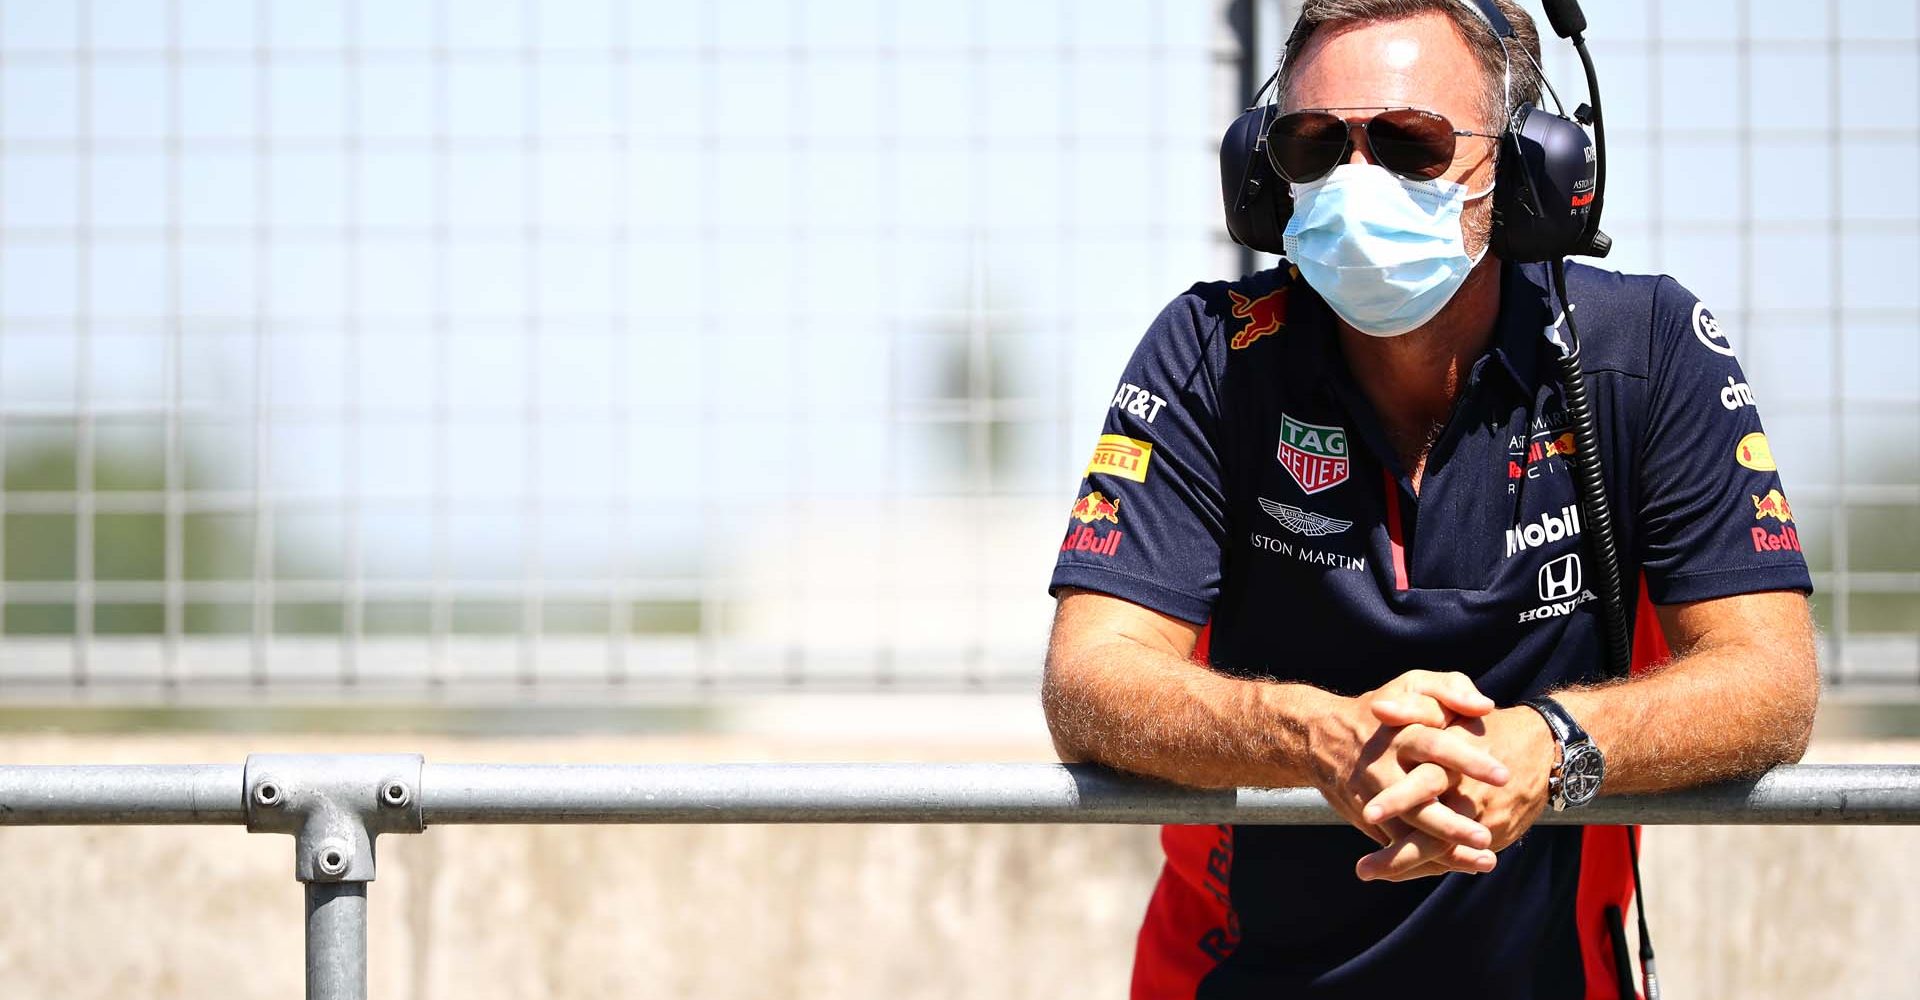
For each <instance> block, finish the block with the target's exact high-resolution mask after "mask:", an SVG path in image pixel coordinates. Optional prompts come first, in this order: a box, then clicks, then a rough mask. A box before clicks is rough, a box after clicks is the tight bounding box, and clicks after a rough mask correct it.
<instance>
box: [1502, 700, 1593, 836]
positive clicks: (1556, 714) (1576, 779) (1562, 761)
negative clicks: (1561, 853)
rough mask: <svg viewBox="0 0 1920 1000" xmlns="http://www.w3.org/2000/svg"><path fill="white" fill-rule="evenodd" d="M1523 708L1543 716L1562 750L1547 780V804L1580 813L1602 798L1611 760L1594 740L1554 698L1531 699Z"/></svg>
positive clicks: (1554, 739)
mask: <svg viewBox="0 0 1920 1000" xmlns="http://www.w3.org/2000/svg"><path fill="white" fill-rule="evenodd" d="M1521 704H1523V705H1525V706H1527V707H1528V708H1531V709H1533V710H1534V711H1536V712H1539V713H1540V717H1541V718H1543V719H1545V720H1547V728H1548V729H1551V730H1553V742H1554V744H1555V745H1556V746H1558V747H1559V754H1558V759H1557V760H1555V761H1554V764H1553V773H1552V774H1551V775H1550V776H1549V777H1548V778H1547V801H1548V802H1549V803H1551V804H1552V805H1553V808H1554V811H1556V812H1558V811H1560V810H1563V809H1578V808H1579V807H1581V806H1584V805H1586V804H1587V803H1589V802H1592V801H1593V797H1594V796H1595V795H1598V794H1600V781H1601V779H1603V778H1605V777H1606V775H1607V760H1606V758H1605V757H1603V756H1601V754H1600V748H1599V747H1597V746H1594V745H1593V738H1592V737H1590V736H1588V735H1587V731H1586V730H1584V729H1581V728H1580V724H1579V723H1578V722H1575V721H1573V716H1572V714H1570V713H1569V712H1568V711H1567V710H1566V708H1565V707H1564V706H1562V705H1561V704H1560V703H1559V702H1557V701H1554V700H1553V699H1552V698H1547V697H1539V698H1530V699H1528V700H1526V701H1523V702H1521Z"/></svg>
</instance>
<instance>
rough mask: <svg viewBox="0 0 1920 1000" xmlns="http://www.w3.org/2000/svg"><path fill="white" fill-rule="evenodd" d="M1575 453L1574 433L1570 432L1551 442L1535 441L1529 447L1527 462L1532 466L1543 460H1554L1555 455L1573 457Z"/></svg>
mask: <svg viewBox="0 0 1920 1000" xmlns="http://www.w3.org/2000/svg"><path fill="white" fill-rule="evenodd" d="M1573 453H1574V447H1573V432H1572V431H1568V432H1566V433H1565V434H1562V435H1560V436H1559V437H1557V438H1554V439H1552V440H1550V441H1535V442H1533V444H1531V445H1529V446H1528V447H1527V462H1528V463H1529V464H1531V463H1533V462H1538V461H1540V460H1541V459H1545V458H1552V457H1554V456H1555V455H1571V454H1573Z"/></svg>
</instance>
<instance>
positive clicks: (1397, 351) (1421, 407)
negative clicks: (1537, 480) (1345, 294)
mask: <svg viewBox="0 0 1920 1000" xmlns="http://www.w3.org/2000/svg"><path fill="white" fill-rule="evenodd" d="M1499 317H1500V262H1499V261H1498V260H1497V259H1495V258H1493V257H1492V256H1488V257H1486V258H1484V259H1482V260H1481V261H1480V264H1479V266H1477V267H1475V268H1474V269H1473V273H1472V274H1470V275H1468V276H1467V280H1466V282H1465V283H1463V284H1462V285H1461V286H1460V290H1459V291H1458V292H1455V293H1454V296H1453V299H1452V301H1450V302H1448V303H1447V305H1446V307H1445V308H1443V309H1441V310H1440V314H1439V315H1437V316H1435V317H1434V318H1433V319H1431V320H1428V321H1427V322H1426V323H1425V324H1423V325H1421V326H1419V327H1418V328H1416V329H1414V330H1412V331H1409V332H1407V333H1405V334H1402V335H1400V336H1398V337H1369V336H1367V335H1366V334H1364V333H1361V332H1359V331H1358V330H1355V329H1353V328H1352V327H1350V326H1348V325H1347V324H1346V323H1339V324H1338V326H1339V331H1340V350H1341V353H1342V354H1344V355H1345V356H1346V359H1347V368H1348V370H1350V371H1351V372H1353V377H1354V381H1355V382H1357V383H1358V384H1359V386H1360V390H1361V391H1362V392H1363V393H1365V394H1366V397H1367V399H1368V401H1370V402H1371V403H1373V409H1374V412H1375V413H1377V414H1379V416H1380V419H1381V421H1382V422H1383V423H1385V424H1386V427H1387V429H1388V431H1389V433H1392V434H1394V435H1395V436H1396V437H1399V436H1404V435H1407V434H1410V433H1412V432H1413V430H1414V429H1415V428H1425V427H1429V426H1432V427H1438V426H1439V425H1441V424H1443V423H1445V421H1446V419H1447V416H1448V414H1449V413H1451V412H1452V410H1453V402H1454V400H1455V399H1457V398H1459V396H1460V390H1461V387H1462V386H1463V385H1464V383H1465V380H1466V376H1467V373H1468V372H1469V371H1471V370H1472V368H1473V363H1474V362H1475V361H1476V360H1478V359H1479V357H1480V355H1482V354H1484V353H1486V350H1487V345H1488V344H1489V343H1490V342H1491V341H1492V340H1493V330H1494V325H1495V322H1496V321H1497V320H1498V319H1499Z"/></svg>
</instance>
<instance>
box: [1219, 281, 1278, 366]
mask: <svg viewBox="0 0 1920 1000" xmlns="http://www.w3.org/2000/svg"><path fill="white" fill-rule="evenodd" d="M1227 298H1228V299H1229V300H1231V301H1232V303H1233V318H1234V319H1244V320H1246V321H1247V325H1246V326H1243V327H1241V328H1240V332H1239V333H1236V334H1234V335H1233V339H1232V340H1230V341H1228V342H1227V347H1229V348H1231V349H1232V350H1236V351H1237V350H1240V349H1241V348H1244V347H1246V346H1247V345H1248V344H1251V343H1253V342H1254V341H1256V340H1259V339H1260V338H1261V337H1264V336H1266V335H1267V334H1269V333H1272V332H1274V331H1276V330H1278V329H1280V328H1281V327H1283V326H1285V325H1286V323H1287V290H1286V289H1284V288H1282V289H1280V290H1279V291H1275V292H1268V293H1267V294H1265V295H1262V296H1260V297H1259V298H1257V299H1249V298H1247V297H1246V296H1244V295H1242V294H1240V293H1239V292H1236V291H1234V290H1232V289H1228V290H1227Z"/></svg>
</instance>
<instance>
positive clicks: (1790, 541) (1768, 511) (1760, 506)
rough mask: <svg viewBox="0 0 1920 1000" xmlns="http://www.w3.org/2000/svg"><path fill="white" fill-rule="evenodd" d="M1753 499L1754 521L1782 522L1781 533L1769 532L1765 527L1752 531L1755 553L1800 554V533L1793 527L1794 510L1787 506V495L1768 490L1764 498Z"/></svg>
mask: <svg viewBox="0 0 1920 1000" xmlns="http://www.w3.org/2000/svg"><path fill="white" fill-rule="evenodd" d="M1747 495H1748V496H1749V497H1752V498H1753V519H1754V520H1756V521H1764V520H1766V519H1767V518H1769V517H1770V518H1773V519H1774V520H1776V521H1779V522H1780V533H1779V534H1774V533H1773V532H1771V531H1768V530H1767V529H1766V527H1765V526H1764V525H1762V526H1760V527H1757V528H1754V529H1752V531H1753V551H1755V552H1799V551H1800V531H1799V529H1797V528H1795V527H1794V526H1793V508H1792V507H1791V506H1789V505H1788V504H1787V498H1786V495H1785V494H1783V493H1781V492H1780V491H1779V490H1768V491H1767V495H1766V496H1764V497H1756V496H1753V494H1751V493H1749V494H1747Z"/></svg>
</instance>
